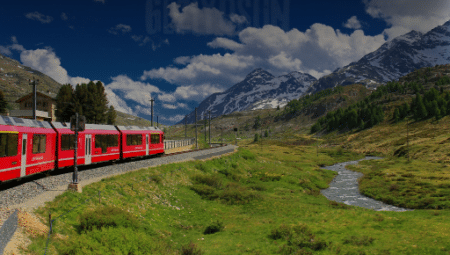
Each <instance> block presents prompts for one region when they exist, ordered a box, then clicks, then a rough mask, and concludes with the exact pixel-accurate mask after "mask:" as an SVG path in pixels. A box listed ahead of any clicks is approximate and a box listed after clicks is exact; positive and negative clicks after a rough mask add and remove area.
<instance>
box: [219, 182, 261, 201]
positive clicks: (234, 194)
mask: <svg viewBox="0 0 450 255" xmlns="http://www.w3.org/2000/svg"><path fill="white" fill-rule="evenodd" d="M219 197H220V199H221V200H222V201H223V202H225V203H227V204H247V203H249V202H250V201H252V200H253V199H256V198H259V196H258V195H257V194H256V193H254V191H251V190H248V189H246V188H245V187H242V186H241V185H239V184H238V183H233V182H232V183H228V184H227V186H226V188H225V189H224V190H223V191H222V192H221V193H220V195H219Z"/></svg>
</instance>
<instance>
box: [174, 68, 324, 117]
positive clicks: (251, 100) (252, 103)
mask: <svg viewBox="0 0 450 255" xmlns="http://www.w3.org/2000/svg"><path fill="white" fill-rule="evenodd" d="M314 81H317V80H316V78H314V77H313V76H311V75H309V74H304V73H300V72H291V73H289V74H286V75H282V76H279V77H275V76H273V75H272V74H270V73H269V72H267V71H265V70H263V69H261V68H258V69H255V70H253V71H252V72H251V73H249V74H248V75H247V76H246V77H245V79H244V80H243V81H241V82H239V83H237V84H235V85H233V86H232V87H231V88H229V89H228V90H226V91H224V92H221V93H215V94H212V95H211V96H209V97H208V98H206V99H205V100H203V102H201V103H200V105H199V106H198V108H197V119H199V120H200V119H203V116H204V114H207V113H208V111H211V116H219V115H223V114H228V113H232V112H235V111H243V110H249V109H262V108H267V107H270V108H275V107H277V106H278V105H280V106H283V105H285V104H286V103H287V102H289V101H290V100H292V99H294V98H298V97H300V96H301V95H302V94H303V93H304V92H305V91H306V90H307V89H308V88H309V87H310V86H311V84H312V83H313V82H314ZM194 118H195V112H191V113H190V114H188V116H187V122H188V123H193V122H194V121H195V119H194ZM184 121H185V120H184V119H183V120H182V121H180V123H184Z"/></svg>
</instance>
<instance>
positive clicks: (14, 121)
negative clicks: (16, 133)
mask: <svg viewBox="0 0 450 255" xmlns="http://www.w3.org/2000/svg"><path fill="white" fill-rule="evenodd" d="M0 125H8V126H20V127H35V128H52V126H51V125H50V123H48V122H47V121H39V120H31V119H22V118H16V117H8V116H0Z"/></svg>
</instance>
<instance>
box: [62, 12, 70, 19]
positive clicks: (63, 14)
mask: <svg viewBox="0 0 450 255" xmlns="http://www.w3.org/2000/svg"><path fill="white" fill-rule="evenodd" d="M61 19H62V20H68V19H69V17H67V14H65V13H64V12H63V13H61Z"/></svg>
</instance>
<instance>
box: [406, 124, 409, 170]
mask: <svg viewBox="0 0 450 255" xmlns="http://www.w3.org/2000/svg"><path fill="white" fill-rule="evenodd" d="M408 133H409V120H406V147H407V148H408V162H409V134H408Z"/></svg>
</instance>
